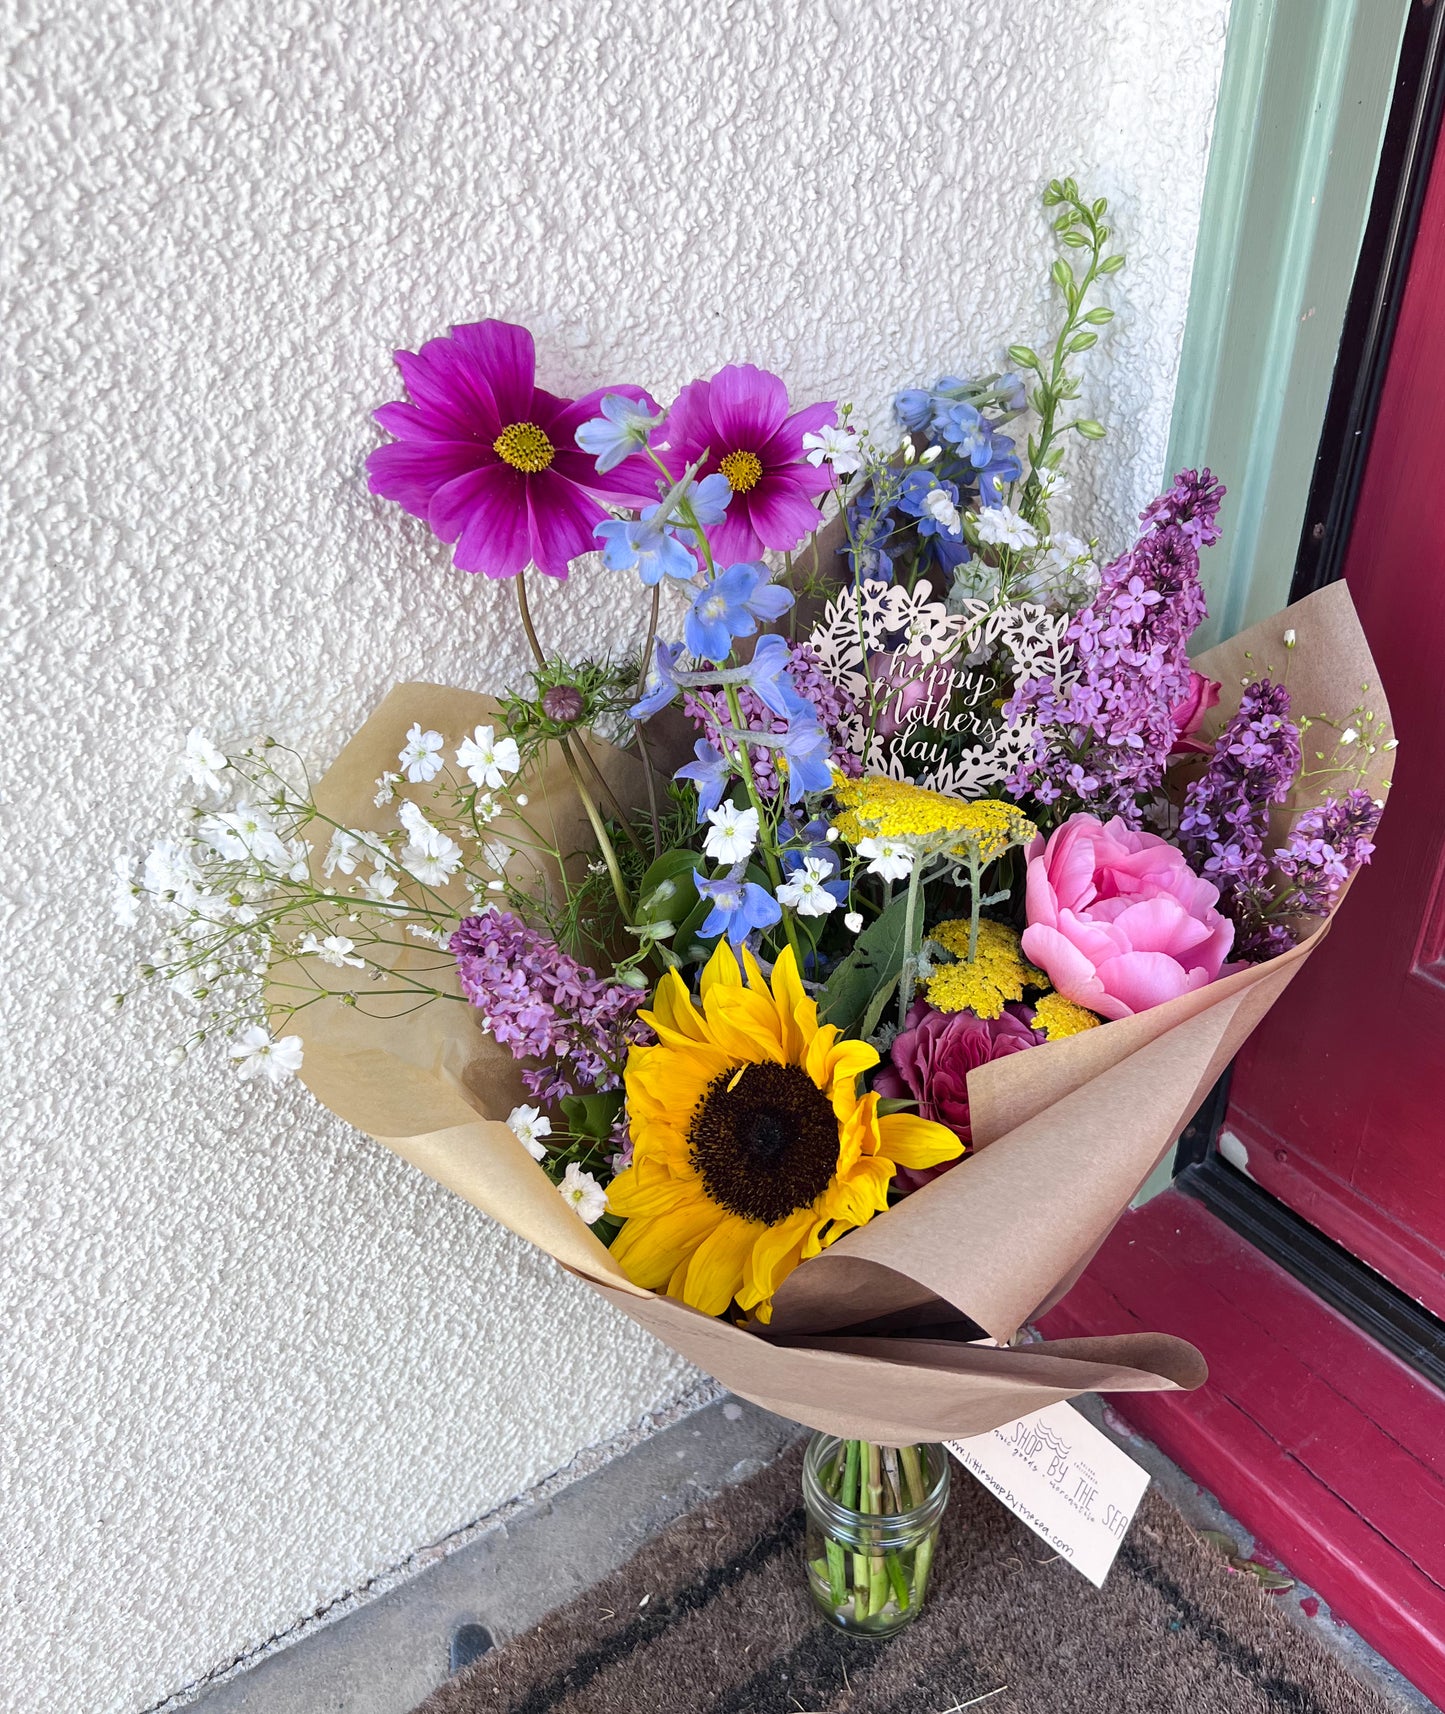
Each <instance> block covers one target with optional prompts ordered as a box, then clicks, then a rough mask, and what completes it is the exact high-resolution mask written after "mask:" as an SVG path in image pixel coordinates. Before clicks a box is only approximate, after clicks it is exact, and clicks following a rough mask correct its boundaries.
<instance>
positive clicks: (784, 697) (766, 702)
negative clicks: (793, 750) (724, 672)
mask: <svg viewBox="0 0 1445 1714" xmlns="http://www.w3.org/2000/svg"><path fill="white" fill-rule="evenodd" d="M792 658H793V657H792V651H791V649H790V648H789V647H788V644H787V641H786V639H785V638H782V637H780V636H778V634H777V633H776V632H775V631H770V632H769V633H768V635H767V636H766V637H762V638H760V639H759V641H758V646H757V648H756V649H754V650H753V658H752V660H751V661H749V662H748V665H747V669H746V673H745V675H744V682H746V683H747V684H749V685H751V686H752V688H753V691H754V692H755V693H756V695H757V698H758V701H759V702H761V703H762V705H763V706H764V707H765V708H770V709H771V710H772V711H773V713H774V714H776V715H779V716H780V717H781V718H782V719H784V720H791V719H792V718H793V717H794V716H796V715H800V714H801V715H803V716H804V717H805V718H807V719H810V720H814V721H816V720H817V718H818V711H817V710H816V709H815V708H814V707H813V705H812V703H811V702H809V701H808V699H807V697H806V696H799V694H798V689H797V686H796V685H795V684H794V683H793V680H792V677H791V675H790V674H789V672H788V667H789V665H790V663H791V661H792Z"/></svg>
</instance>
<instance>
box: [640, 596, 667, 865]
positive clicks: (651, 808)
mask: <svg viewBox="0 0 1445 1714" xmlns="http://www.w3.org/2000/svg"><path fill="white" fill-rule="evenodd" d="M661 600H662V585H661V584H660V583H654V584H653V586H652V611H651V612H650V613H649V614H648V618H647V641H646V642H645V643H644V644H643V645H642V666H641V668H640V669H639V671H638V674H637V694H638V697H639V698H640V697H641V696H642V695H643V693H644V691H645V690H646V688H647V666H648V662H649V661H650V660H651V659H652V645H653V641H654V640H655V638H656V636H657V614H658V608H659V605H660V603H661ZM645 726H646V722H645V721H639V722H638V723H637V727H636V732H637V752H638V754H639V755H640V756H641V757H642V772H643V778H644V779H645V780H646V782H647V812H648V814H649V815H650V816H651V817H652V854H653V856H654V857H660V856H661V855H662V822H661V819H660V818H659V816H658V813H657V781H656V780H655V779H654V778H653V774H652V758H651V757H650V756H649V755H648V753H647V739H646V737H645V735H644V731H643V729H644V727H645Z"/></svg>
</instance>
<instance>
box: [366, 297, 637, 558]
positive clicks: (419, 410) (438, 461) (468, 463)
mask: <svg viewBox="0 0 1445 1714" xmlns="http://www.w3.org/2000/svg"><path fill="white" fill-rule="evenodd" d="M396 362H397V367H398V368H399V369H400V370H401V373H402V378H403V380H404V381H405V382H406V386H407V391H408V392H409V393H410V394H411V400H410V402H409V403H408V402H401V403H396V404H390V405H383V406H382V408H381V409H380V410H379V411H378V412H377V413H376V420H377V421H378V422H379V423H380V424H381V426H382V427H383V428H384V429H386V430H387V431H388V432H389V433H391V434H394V435H395V436H396V437H397V438H396V440H395V441H393V442H391V443H389V444H388V445H386V446H379V447H377V449H376V450H375V451H374V452H373V453H372V454H371V456H370V457H369V458H368V459H367V461H366V463H367V470H368V472H369V474H370V481H371V491H372V493H374V494H380V495H381V496H382V497H383V498H384V499H387V500H395V501H396V502H397V504H398V505H400V506H403V507H405V509H406V510H407V511H408V512H411V513H412V514H413V515H414V516H416V517H418V518H425V519H426V520H427V522H428V523H429V524H430V525H431V527H432V529H433V530H434V531H435V532H436V533H437V535H438V536H440V537H441V539H442V540H443V541H444V542H455V543H456V551H455V553H454V555H453V558H454V560H455V562H456V564H457V566H458V568H459V569H460V570H462V571H480V572H483V573H485V575H486V576H488V577H515V576H516V575H517V573H518V572H520V571H525V570H526V568H527V567H528V566H529V565H535V566H536V567H537V569H538V570H539V571H543V572H546V574H547V575H548V576H549V577H561V578H565V577H566V575H567V567H568V565H569V564H570V562H571V561H572V560H574V559H576V558H577V557H578V556H579V555H580V554H584V553H587V552H588V551H589V550H590V549H592V548H593V547H594V546H595V545H596V544H595V543H594V541H593V539H592V530H593V527H594V525H596V524H598V523H600V522H601V521H602V520H603V519H604V518H605V517H606V516H607V514H606V512H605V511H604V510H603V508H602V505H601V504H600V498H615V499H619V500H622V501H624V502H625V501H635V499H636V497H637V495H638V494H645V493H652V492H655V489H654V488H653V487H652V486H651V471H650V468H649V467H648V466H647V465H646V464H644V462H643V461H642V460H641V459H636V460H635V461H634V460H625V461H624V462H623V463H622V464H621V465H619V466H618V468H617V469H616V470H614V471H613V472H612V473H611V475H610V476H609V477H608V478H606V479H605V480H604V479H603V478H601V477H599V475H598V472H597V467H596V465H595V464H594V463H593V461H592V460H591V459H589V458H588V457H587V456H586V455H585V454H584V453H582V452H580V451H579V450H578V449H577V446H576V435H577V430H578V429H579V428H580V427H581V426H582V424H583V423H584V422H586V421H587V420H588V418H589V417H592V416H594V415H595V414H596V411H597V408H598V401H599V400H600V399H601V398H602V397H603V395H604V393H606V394H610V395H614V396H620V397H626V398H630V399H632V400H634V401H635V402H637V403H639V404H642V405H645V406H646V407H647V408H648V409H650V410H654V411H655V410H656V409H657V406H656V405H655V404H654V402H653V401H652V399H650V398H649V397H648V395H647V394H646V393H644V392H643V391H642V389H641V388H640V387H609V388H606V389H601V390H599V391H598V392H595V393H589V394H588V395H587V396H586V397H585V398H582V399H577V400H572V399H561V398H558V397H557V396H556V395H555V394H553V393H546V392H543V391H542V389H541V388H540V387H538V386H537V384H536V378H535V377H536V351H535V348H534V346H533V343H532V336H531V334H530V333H528V332H527V330H526V328H524V327H514V326H512V325H511V324H510V323H509V322H505V321H479V322H470V323H467V324H464V325H462V326H460V327H454V328H453V329H452V330H451V333H450V335H449V336H448V337H447V338H445V339H430V340H428V341H427V343H426V344H425V345H423V346H422V348H421V350H420V351H417V352H411V351H398V352H397V353H396ZM644 479H646V480H647V481H648V482H649V486H648V487H647V488H642V487H640V486H639V483H640V482H642V481H643V480H644Z"/></svg>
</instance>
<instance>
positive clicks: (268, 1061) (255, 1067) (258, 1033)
mask: <svg viewBox="0 0 1445 1714" xmlns="http://www.w3.org/2000/svg"><path fill="white" fill-rule="evenodd" d="M231 1058H232V1059H234V1060H235V1061H236V1071H237V1074H238V1075H239V1076H241V1077H243V1078H251V1077H255V1076H257V1075H258V1074H259V1075H260V1076H262V1077H269V1078H270V1080H271V1081H272V1083H283V1082H284V1081H285V1080H286V1079H287V1078H288V1077H290V1076H291V1075H292V1074H293V1073H294V1072H297V1071H300V1069H301V1058H302V1054H301V1037H300V1036H282V1037H281V1039H280V1041H272V1039H271V1032H270V1031H269V1030H266V1029H263V1028H262V1027H261V1025H260V1024H252V1025H250V1027H249V1028H247V1029H245V1030H243V1031H242V1032H241V1034H240V1035H239V1036H237V1037H236V1040H235V1042H234V1043H233V1044H232V1047H231Z"/></svg>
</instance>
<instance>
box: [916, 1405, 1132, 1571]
mask: <svg viewBox="0 0 1445 1714" xmlns="http://www.w3.org/2000/svg"><path fill="white" fill-rule="evenodd" d="M947 1444H948V1450H949V1451H950V1452H951V1453H952V1454H953V1455H954V1457H955V1458H957V1459H958V1461H959V1462H960V1463H961V1464H962V1465H963V1466H964V1468H965V1469H967V1470H969V1471H971V1472H972V1473H973V1474H974V1475H975V1476H977V1477H978V1479H979V1481H980V1482H982V1483H983V1485H984V1486H985V1487H986V1488H988V1489H990V1490H991V1491H992V1492H993V1493H995V1494H996V1495H997V1496H998V1497H999V1499H1000V1500H1002V1501H1003V1503H1004V1505H1006V1506H1007V1507H1008V1509H1009V1510H1010V1511H1011V1512H1013V1513H1015V1514H1016V1515H1017V1516H1018V1517H1020V1518H1022V1519H1023V1521H1024V1522H1025V1523H1026V1524H1027V1525H1028V1526H1029V1528H1030V1529H1031V1530H1033V1532H1034V1533H1035V1535H1038V1536H1041V1537H1042V1538H1043V1539H1044V1540H1045V1541H1046V1542H1047V1543H1048V1544H1049V1546H1050V1547H1051V1548H1053V1550H1054V1551H1055V1553H1057V1554H1059V1555H1060V1556H1061V1557H1062V1558H1064V1559H1067V1560H1068V1562H1069V1564H1070V1565H1072V1566H1074V1567H1075V1569H1076V1570H1079V1571H1082V1572H1083V1574H1084V1576H1085V1577H1087V1578H1088V1580H1089V1581H1090V1583H1092V1584H1093V1585H1094V1587H1095V1588H1096V1589H1102V1588H1103V1587H1104V1579H1105V1578H1106V1577H1107V1576H1108V1575H1109V1567H1110V1566H1111V1565H1112V1564H1113V1563H1114V1555H1115V1554H1116V1553H1117V1552H1118V1551H1119V1544H1120V1542H1122V1541H1123V1539H1124V1532H1125V1531H1126V1530H1127V1529H1128V1527H1129V1524H1130V1522H1131V1521H1132V1519H1133V1517H1134V1513H1135V1512H1136V1511H1137V1510H1138V1509H1139V1502H1140V1500H1142V1499H1143V1498H1144V1490H1145V1489H1146V1488H1147V1487H1148V1486H1149V1473H1148V1471H1147V1470H1144V1469H1142V1468H1141V1467H1140V1466H1139V1465H1138V1464H1136V1463H1135V1462H1134V1460H1133V1459H1132V1458H1131V1457H1130V1456H1129V1455H1128V1453H1127V1452H1121V1451H1120V1450H1119V1448H1118V1447H1117V1446H1115V1444H1114V1443H1113V1441H1112V1440H1110V1439H1108V1438H1107V1437H1106V1436H1105V1435H1103V1434H1101V1433H1100V1432H1099V1430H1098V1429H1097V1428H1095V1427H1094V1425H1093V1423H1091V1422H1090V1421H1089V1420H1088V1418H1087V1417H1083V1416H1081V1415H1080V1414H1079V1412H1078V1411H1076V1410H1074V1409H1073V1408H1072V1407H1071V1406H1069V1405H1068V1404H1066V1403H1062V1402H1061V1403H1059V1404H1054V1405H1049V1406H1047V1408H1045V1409H1044V1410H1036V1411H1035V1412H1034V1413H1033V1415H1032V1416H1021V1417H1020V1418H1019V1419H1018V1420H1017V1422H1009V1423H1005V1424H1004V1426H1003V1427H1002V1428H996V1429H994V1430H993V1431H992V1432H991V1433H989V1434H976V1435H973V1436H971V1437H970V1438H969V1439H968V1440H950V1441H949V1442H948V1443H947Z"/></svg>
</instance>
